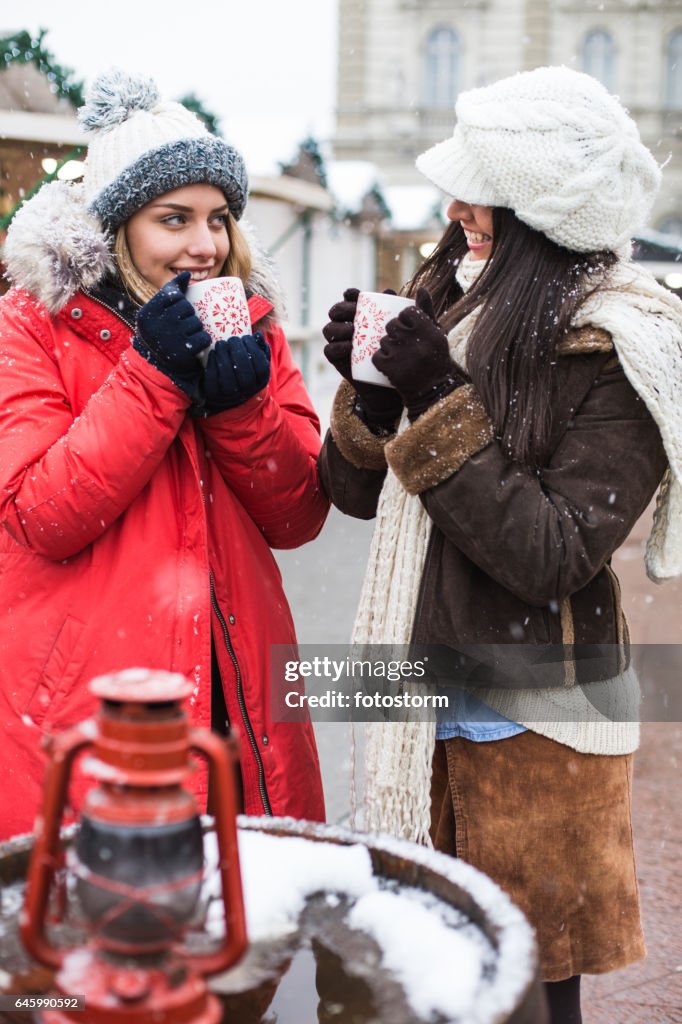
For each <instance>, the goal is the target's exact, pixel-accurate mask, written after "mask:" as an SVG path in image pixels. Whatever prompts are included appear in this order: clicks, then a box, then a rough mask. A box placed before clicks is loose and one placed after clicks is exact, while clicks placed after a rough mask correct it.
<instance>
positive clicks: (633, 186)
mask: <svg viewBox="0 0 682 1024" xmlns="http://www.w3.org/2000/svg"><path fill="white" fill-rule="evenodd" d="M455 115H456V118H457V123H456V125H455V130H454V133H453V135H452V137H451V138H449V139H446V140H445V141H443V142H439V143H438V144H437V145H436V146H432V147H431V149H428V150H427V151H426V152H425V153H422V154H421V156H419V157H418V158H417V168H418V169H419V170H420V171H421V172H422V174H424V175H425V176H426V177H427V178H429V180H430V181H432V182H433V183H434V184H435V185H437V186H438V187H439V188H440V189H442V190H443V191H444V192H445V193H447V194H448V195H450V196H453V197H454V198H456V199H459V200H461V201H462V202H466V203H472V204H476V205H480V206H504V207H507V208H509V209H511V210H513V211H514V213H515V214H516V216H517V217H518V218H519V220H522V221H523V222H524V223H525V224H528V225H529V226H530V227H532V228H535V229H536V230H538V231H541V232H542V233H543V234H545V235H546V236H547V237H548V238H551V239H552V241H554V242H557V243H558V244H559V245H562V246H564V247H565V248H567V249H572V250H574V251H576V252H596V251H599V250H607V251H613V252H619V251H623V250H624V249H625V248H626V247H627V246H628V244H629V242H630V239H631V238H632V236H633V234H634V232H635V231H636V230H637V229H638V228H641V227H643V226H644V225H645V223H646V221H647V218H648V216H649V213H650V210H651V206H652V204H653V201H654V198H655V196H656V192H657V191H658V188H659V185H660V180H661V171H660V168H659V166H658V164H657V163H656V161H655V160H654V158H653V156H652V154H651V153H650V152H649V150H648V149H647V148H646V146H644V145H643V143H642V141H641V139H640V137H639V132H638V130H637V126H636V124H635V122H634V121H633V120H632V118H631V117H630V116H629V114H628V113H627V111H626V110H625V108H624V107H623V106H622V105H621V103H620V102H619V100H618V99H617V98H616V97H615V96H612V95H611V94H610V93H609V92H608V90H607V89H605V88H604V86H603V85H602V84H601V83H600V82H598V81H597V80H596V79H595V78H592V77H591V76H590V75H586V74H583V73H582V72H580V71H574V70H573V69H572V68H567V67H545V68H536V69H535V70H533V71H522V72H519V73H518V74H516V75H512V76H510V77H509V78H503V79H500V80H499V81H498V82H494V83H493V84H492V85H488V86H483V87H482V88H479V89H471V90H469V91H467V92H463V93H461V95H460V96H459V98H458V100H457V103H456V106H455Z"/></svg>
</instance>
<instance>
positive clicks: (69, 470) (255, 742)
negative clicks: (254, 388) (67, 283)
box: [0, 289, 328, 838]
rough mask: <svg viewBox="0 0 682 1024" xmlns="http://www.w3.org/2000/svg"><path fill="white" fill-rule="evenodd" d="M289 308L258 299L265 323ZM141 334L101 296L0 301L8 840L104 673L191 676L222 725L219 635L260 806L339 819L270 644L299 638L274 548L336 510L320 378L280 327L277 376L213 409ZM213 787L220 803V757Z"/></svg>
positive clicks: (196, 719) (32, 807) (0, 698)
mask: <svg viewBox="0 0 682 1024" xmlns="http://www.w3.org/2000/svg"><path fill="white" fill-rule="evenodd" d="M270 308H271V306H270V304H269V303H268V302H267V301H266V300H264V299H261V298H258V297H256V298H252V299H251V311H252V318H253V320H254V322H255V321H256V320H258V319H259V318H260V317H262V316H263V315H264V314H265V313H266V312H267V311H269V309H270ZM130 336H131V331H130V328H129V327H128V325H127V324H126V323H125V321H124V320H123V319H121V318H120V317H119V316H118V315H117V313H116V312H115V311H113V310H109V309H108V308H106V307H105V306H104V305H102V304H101V303H100V302H99V301H97V300H95V299H94V298H93V297H91V296H90V295H88V294H85V293H83V292H82V291H79V292H77V293H76V295H75V296H74V297H73V298H72V299H71V300H70V301H69V302H68V304H67V305H65V306H64V307H63V308H62V309H61V310H60V311H59V312H58V313H57V314H56V315H55V316H50V315H49V314H48V312H47V311H46V309H45V307H44V306H43V305H41V303H40V302H38V300H37V299H35V298H34V297H32V296H31V295H30V294H29V293H28V292H26V291H22V290H19V289H14V290H12V291H11V292H9V293H8V295H6V296H5V297H4V298H3V299H2V300H1V301H0V525H1V527H2V528H1V529H0V721H1V722H2V732H3V740H2V748H1V753H0V763H1V764H2V779H3V784H2V788H1V791H0V838H2V837H7V836H10V835H12V834H15V833H18V832H25V831H28V830H30V829H31V828H32V826H33V820H34V816H35V813H36V809H37V807H38V805H39V800H40V799H41V779H42V774H43V767H44V756H43V754H42V753H41V750H40V740H41V735H42V734H44V733H54V732H59V731H61V730H63V729H65V728H66V727H67V726H71V725H73V724H74V723H75V722H77V721H80V720H81V719H83V718H86V717H89V716H90V715H91V714H92V712H93V710H94V703H95V702H94V700H93V699H92V698H91V697H90V694H89V692H88V689H87V683H88V681H89V680H90V679H92V678H93V677H94V676H97V675H99V674H101V673H105V672H112V671H116V670H120V669H123V668H127V667H133V666H137V667H148V668H164V669H168V670H171V671H177V672H181V673H183V674H184V675H186V676H187V677H189V679H190V680H192V681H193V683H194V692H193V695H192V697H191V698H190V702H189V704H190V715H191V719H192V721H193V723H194V724H196V725H202V726H208V725H209V723H210V693H211V628H213V633H214V636H215V637H216V645H217V657H218V662H219V666H220V671H221V675H222V679H223V685H224V690H225V699H226V704H227V709H228V715H229V718H230V721H231V723H232V724H233V726H234V728H235V729H236V730H237V731H238V733H239V736H240V740H241V750H242V771H243V777H244V796H245V807H246V812H247V813H255V814H261V813H263V812H264V811H266V812H271V813H273V814H277V815H279V814H285V815H293V816H295V817H301V818H312V819H323V816H324V805H323V799H322V786H321V780H320V775H319V765H318V760H317V753H316V749H315V742H314V737H313V732H312V728H311V727H310V725H309V724H306V725H297V724H283V723H276V722H272V721H271V720H270V709H269V657H270V645H271V644H273V643H291V642H294V627H293V623H292V619H291V614H290V611H289V607H288V605H287V601H286V599H285V596H284V593H283V590H282V584H281V577H280V573H279V569H278V567H277V564H276V562H275V560H274V558H273V556H272V553H271V550H270V548H271V547H275V548H290V547H296V546H298V545H300V544H303V543H305V542H306V541H309V540H311V539H312V538H313V537H314V536H315V535H316V534H317V533H318V532H319V530H320V528H321V526H322V524H323V522H324V519H325V517H326V514H327V510H328V502H327V499H326V497H325V496H324V494H323V492H322V491H321V490H320V487H319V484H318V478H317V472H316V467H315V459H316V456H317V453H318V449H319V445H320V441H319V424H318V421H317V418H316V416H315V413H314V412H313V409H312V407H311V405H310V401H309V399H308V396H307V394H306V391H305V387H304V385H303V381H302V378H301V376H300V374H299V372H298V370H297V369H296V367H295V365H294V363H293V361H292V358H291V354H290V351H289V348H288V345H287V342H286V339H285V337H284V334H283V333H282V331H281V329H280V328H279V327H275V328H273V329H271V330H270V331H269V332H268V333H267V335H266V336H267V340H268V342H269V344H270V346H271V349H272V376H271V381H270V384H269V385H268V387H267V388H266V389H265V390H264V391H263V392H261V393H260V394H259V395H257V396H255V397H254V398H251V399H250V400H249V401H247V402H245V403H244V404H243V405H241V406H239V407H237V408H235V409H232V410H229V411H227V412H224V413H220V414H218V415H216V416H213V417H210V418H207V419H194V418H192V417H191V416H189V415H188V414H187V405H188V403H187V399H186V398H185V396H184V395H183V393H182V392H181V391H180V390H179V389H178V388H176V387H175V385H174V384H172V383H171V381H170V380H169V379H168V378H167V377H166V376H165V375H164V374H162V373H160V372H159V371H158V370H156V369H155V368H154V367H153V366H151V365H150V364H149V363H147V362H145V360H144V359H143V358H142V357H141V356H139V355H138V354H137V352H136V351H135V350H134V349H133V348H132V346H131V344H130ZM210 581H212V585H211V582H210ZM195 786H196V790H197V793H198V795H199V797H200V798H201V799H200V803H201V805H202V806H203V803H204V802H205V796H206V777H205V773H204V772H203V771H202V770H201V769H200V770H199V771H198V772H197V773H196V778H195ZM82 789H83V781H82V780H81V779H77V780H76V781H75V785H74V787H73V788H72V791H73V790H75V799H76V802H77V801H78V794H79V793H80V792H82Z"/></svg>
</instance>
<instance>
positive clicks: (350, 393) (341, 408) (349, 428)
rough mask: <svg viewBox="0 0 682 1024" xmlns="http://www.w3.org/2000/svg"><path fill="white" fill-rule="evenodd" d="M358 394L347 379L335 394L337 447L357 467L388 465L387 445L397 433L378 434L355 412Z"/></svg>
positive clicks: (334, 416)
mask: <svg viewBox="0 0 682 1024" xmlns="http://www.w3.org/2000/svg"><path fill="white" fill-rule="evenodd" d="M357 399H358V396H357V393H356V391H355V388H354V387H353V386H352V385H351V384H349V383H348V381H347V380H344V381H342V382H341V384H340V385H339V389H338V391H337V392H336V397H335V398H334V405H333V406H332V414H331V431H332V436H333V438H334V441H335V442H336V447H337V448H338V449H339V451H340V452H341V454H342V455H343V457H344V458H346V459H348V461H349V462H350V463H351V464H352V465H353V466H355V467H356V469H386V456H385V454H384V447H385V445H386V442H387V441H390V440H391V438H392V437H394V436H395V435H394V434H388V435H387V436H386V437H377V436H376V435H375V434H373V433H372V431H371V430H369V428H368V427H366V426H365V424H364V423H363V422H362V420H361V419H360V418H359V417H358V416H356V415H355V413H354V412H353V410H354V408H355V403H356V402H357Z"/></svg>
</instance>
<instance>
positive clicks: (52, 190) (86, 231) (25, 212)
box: [3, 181, 284, 319]
mask: <svg viewBox="0 0 682 1024" xmlns="http://www.w3.org/2000/svg"><path fill="white" fill-rule="evenodd" d="M239 229H240V231H241V232H242V234H243V235H244V236H245V238H246V241H247V243H248V245H249V248H250V250H251V258H252V261H253V266H252V269H251V273H250V275H249V280H248V281H247V282H246V284H247V288H248V289H249V290H250V291H252V292H254V293H255V294H257V295H262V296H263V297H264V298H266V299H267V300H268V301H269V302H271V303H272V305H273V307H274V311H273V313H272V314H271V316H273V317H274V318H275V319H281V318H282V316H283V315H284V302H283V298H282V293H281V290H280V287H279V284H278V283H277V280H276V276H275V271H274V267H273V264H272V261H271V259H270V257H269V256H267V254H266V253H265V252H264V250H263V249H262V247H261V245H260V243H259V242H258V240H257V238H256V236H255V233H254V230H253V228H252V227H251V226H250V225H249V224H248V222H246V221H245V220H244V219H242V220H241V221H240V222H239ZM112 244H113V239H112V237H111V235H110V234H108V233H107V232H106V231H105V229H104V228H103V227H102V225H101V223H100V221H99V220H98V219H97V218H96V217H94V216H93V215H92V214H90V213H88V211H87V209H86V207H85V199H84V193H83V188H82V186H81V185H79V184H70V183H68V182H63V181H53V182H50V183H49V184H47V185H43V187H42V188H41V189H40V190H39V191H38V192H37V193H36V194H35V195H34V196H33V197H32V198H31V199H28V200H27V201H26V202H25V203H24V204H23V206H22V207H21V208H20V209H19V211H18V212H17V214H16V216H15V217H14V219H13V221H12V223H11V224H10V227H9V229H8V232H7V241H6V242H5V246H4V250H3V257H4V260H5V264H6V268H7V269H6V277H7V278H8V280H9V281H10V282H11V283H12V285H14V286H16V287H17V288H23V289H25V290H26V291H28V292H30V293H31V295H34V296H35V297H36V298H37V299H38V300H39V301H40V302H42V304H43V305H44V306H45V308H46V309H47V310H48V311H49V312H50V313H51V314H55V313H58V312H59V310H60V309H62V308H63V307H64V306H65V305H66V304H67V302H69V300H70V299H71V298H72V297H73V295H75V293H76V292H77V291H78V290H79V289H80V288H87V289H90V288H94V287H96V286H97V285H98V284H99V283H100V281H102V280H103V278H104V277H105V276H106V275H107V274H108V273H111V272H112V271H113V270H114V260H113V255H112Z"/></svg>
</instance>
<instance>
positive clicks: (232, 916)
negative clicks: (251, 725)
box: [188, 729, 248, 975]
mask: <svg viewBox="0 0 682 1024" xmlns="http://www.w3.org/2000/svg"><path fill="white" fill-rule="evenodd" d="M189 743H190V746H191V747H192V748H193V749H195V750H198V751H200V752H201V753H202V754H203V755H204V756H205V757H206V759H207V761H208V763H209V772H210V774H209V781H210V785H211V789H212V792H213V793H214V794H215V801H214V803H215V825H216V836H217V839H218V855H219V858H220V880H221V884H222V894H223V907H224V910H225V938H224V940H223V943H222V945H221V946H220V947H219V948H218V949H217V950H216V951H215V952H214V953H208V954H204V955H197V954H189V955H188V960H189V962H190V963H191V965H192V966H193V967H194V969H195V970H197V971H198V972H199V973H200V974H205V975H208V974H218V973H220V972H221V971H225V970H227V968H228V967H231V966H232V964H234V963H236V962H237V960H239V959H240V957H241V956H242V955H243V953H244V951H245V950H246V946H247V944H248V939H247V935H246V914H245V911H244V893H243V891H242V880H241V871H240V868H239V846H238V842H237V821H236V818H237V810H238V809H237V794H236V785H235V781H234V771H235V765H236V764H237V763H238V760H239V754H238V749H237V744H236V741H235V740H234V739H233V738H232V737H227V739H225V737H222V736H217V735H216V734H215V733H212V732H210V731H209V730H208V729H190V733H189Z"/></svg>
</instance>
